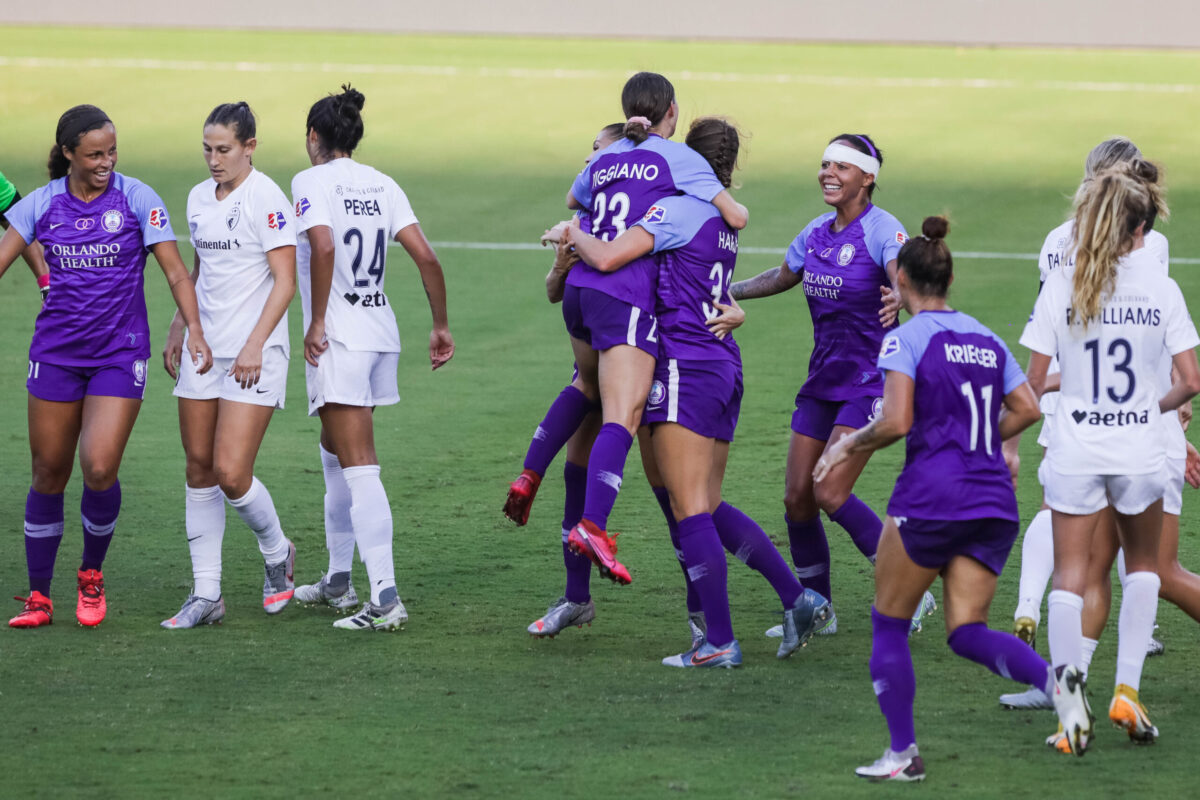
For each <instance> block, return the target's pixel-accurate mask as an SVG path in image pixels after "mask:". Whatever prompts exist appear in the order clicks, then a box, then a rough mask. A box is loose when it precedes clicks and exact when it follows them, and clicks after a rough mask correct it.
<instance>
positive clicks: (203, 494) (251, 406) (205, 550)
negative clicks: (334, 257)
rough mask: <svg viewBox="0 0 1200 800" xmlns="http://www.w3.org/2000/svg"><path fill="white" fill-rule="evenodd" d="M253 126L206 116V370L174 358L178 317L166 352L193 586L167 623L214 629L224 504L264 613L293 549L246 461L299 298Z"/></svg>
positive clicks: (279, 387)
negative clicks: (250, 548) (244, 531)
mask: <svg viewBox="0 0 1200 800" xmlns="http://www.w3.org/2000/svg"><path fill="white" fill-rule="evenodd" d="M255 132H256V125H255V119H254V113H253V112H252V111H251V110H250V106H248V105H247V104H246V103H223V104H221V105H219V106H217V107H216V108H214V109H213V110H212V113H211V114H209V115H208V119H206V120H205V121H204V141H203V144H204V161H205V163H206V164H207V165H208V170H209V173H210V175H211V176H212V177H211V178H210V179H209V180H205V181H202V182H201V183H199V184H197V185H196V186H195V187H194V188H193V189H192V191H191V193H190V194H189V195H188V204H187V215H188V226H189V227H190V229H191V238H192V246H193V247H194V248H195V249H196V261H195V265H196V268H195V273H194V275H193V280H194V281H195V282H196V296H197V297H198V298H199V301H200V314H201V317H202V318H203V320H204V329H205V330H206V331H209V332H210V334H209V335H210V338H211V340H212V348H213V357H214V359H215V366H216V369H214V370H213V371H212V372H211V373H210V374H206V375H201V374H199V373H198V372H197V371H196V370H195V369H193V368H192V367H191V365H189V364H188V363H187V362H186V361H185V362H184V363H183V364H181V365H178V367H177V361H178V353H179V351H180V347H181V345H182V344H183V343H184V342H185V341H186V337H184V335H183V329H182V325H181V320H180V319H179V317H178V316H176V318H175V320H174V321H173V322H172V323H171V330H170V333H169V334H168V336H167V346H166V349H165V350H164V352H163V356H164V361H165V366H166V368H167V372H168V373H170V374H171V376H172V377H176V378H177V379H178V380H177V382H176V384H175V396H176V397H178V398H179V432H180V435H181V436H182V438H183V451H184V455H185V456H186V458H187V486H186V488H185V492H186V500H185V505H184V508H185V515H184V527H185V529H186V531H187V541H188V549H189V550H190V551H191V556H192V579H193V581H194V583H193V587H192V591H191V593H190V594H189V595H188V598H187V600H185V601H184V604H183V607H182V608H180V609H179V611H178V612H177V613H176V614H175V616H173V617H171V618H170V619H166V620H163V622H162V626H163V627H164V628H167V629H183V628H194V627H195V626H197V625H200V624H208V625H211V624H213V623H214V622H220V621H221V619H222V618H223V617H224V616H225V601H224V599H223V598H222V595H221V544H222V541H223V540H224V538H225V501H226V500H228V501H229V504H230V505H231V506H233V508H234V510H235V511H237V513H238V516H240V517H241V518H242V521H243V522H245V523H246V525H247V526H248V527H249V528H250V530H252V531H253V532H254V535H255V537H256V538H257V539H258V549H259V552H260V553H262V557H263V562H264V568H265V576H264V578H263V598H262V603H263V610H264V611H266V612H267V613H268V614H278V613H279V612H280V611H283V609H284V608H285V607H286V606H287V604H288V602H289V601H290V600H291V599H292V591H293V587H294V585H295V584H294V583H293V579H292V574H293V570H294V567H295V561H296V548H295V546H294V545H293V544H292V543H291V541H290V540H289V539H288V538H287V537H286V536H284V533H283V528H282V527H281V525H280V522H279V514H277V513H276V511H275V503H274V502H273V501H272V500H271V494H270V492H268V491H267V487H265V486H263V484H262V482H261V481H259V479H258V478H257V477H255V475H254V460H255V458H256V457H257V456H258V448H259V447H260V445H261V444H262V440H263V436H264V435H265V434H266V432H267V425H268V423H270V421H271V416H272V415H273V414H274V413H275V409H276V408H283V403H284V399H285V395H286V392H287V368H288V335H287V334H288V330H287V307H288V303H290V302H291V299H292V297H293V295H295V293H296V224H295V218H294V217H293V216H292V211H291V208H292V204H291V203H290V202H288V199H287V196H286V195H284V193H283V192H282V191H280V189H279V187H278V186H277V185H275V182H274V181H272V180H271V179H270V178H268V177H267V176H266V175H264V174H263V173H261V172H259V171H258V170H256V169H255V168H254V166H253V164H252V158H253V156H254V150H255V147H256V146H257V144H258V140H257V139H256V138H255Z"/></svg>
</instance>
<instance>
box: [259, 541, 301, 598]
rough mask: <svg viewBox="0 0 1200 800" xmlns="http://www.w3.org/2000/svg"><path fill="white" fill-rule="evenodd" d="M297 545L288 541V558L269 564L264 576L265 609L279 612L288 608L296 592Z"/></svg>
mask: <svg viewBox="0 0 1200 800" xmlns="http://www.w3.org/2000/svg"><path fill="white" fill-rule="evenodd" d="M295 572H296V545H294V544H292V543H291V541H289V542H288V554H287V558H285V559H284V560H283V561H280V562H279V563H278V564H268V565H267V566H266V569H265V573H266V575H265V577H264V578H263V611H266V612H267V613H268V614H278V613H279V612H280V611H283V610H284V609H285V608H287V604H288V603H290V602H291V601H292V595H293V594H294V593H295V588H296V582H295V581H294V580H293V579H292V578H293V576H294V575H295Z"/></svg>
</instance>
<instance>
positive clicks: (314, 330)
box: [304, 319, 329, 367]
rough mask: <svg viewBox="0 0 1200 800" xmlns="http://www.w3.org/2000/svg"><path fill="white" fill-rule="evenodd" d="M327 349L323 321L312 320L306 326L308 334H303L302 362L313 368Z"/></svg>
mask: <svg viewBox="0 0 1200 800" xmlns="http://www.w3.org/2000/svg"><path fill="white" fill-rule="evenodd" d="M328 349H329V342H328V341H326V339H325V320H323V319H319V320H318V319H314V320H313V321H312V323H310V324H309V326H308V333H306V334H304V360H305V361H307V362H308V363H310V364H312V365H313V366H314V367H315V366H317V359H319V358H320V357H321V354H322V353H324V352H325V351H326V350H328Z"/></svg>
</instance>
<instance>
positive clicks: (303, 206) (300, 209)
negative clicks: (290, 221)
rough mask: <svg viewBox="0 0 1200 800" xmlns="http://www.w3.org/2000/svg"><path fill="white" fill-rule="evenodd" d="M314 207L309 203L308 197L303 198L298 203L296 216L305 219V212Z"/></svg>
mask: <svg viewBox="0 0 1200 800" xmlns="http://www.w3.org/2000/svg"><path fill="white" fill-rule="evenodd" d="M311 207H312V203H310V202H308V198H307V197H301V198H300V199H299V200H297V201H296V216H297V217H303V216H304V212H305V211H308V209H310V208H311Z"/></svg>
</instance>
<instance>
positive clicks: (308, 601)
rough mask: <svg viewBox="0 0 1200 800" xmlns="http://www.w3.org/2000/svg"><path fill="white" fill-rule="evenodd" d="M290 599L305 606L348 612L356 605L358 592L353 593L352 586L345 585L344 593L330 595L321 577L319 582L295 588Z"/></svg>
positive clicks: (327, 586) (327, 584) (324, 579)
mask: <svg viewBox="0 0 1200 800" xmlns="http://www.w3.org/2000/svg"><path fill="white" fill-rule="evenodd" d="M292 599H293V600H295V601H296V602H298V603H303V604H304V605H306V606H320V605H325V606H330V607H332V608H336V609H337V610H339V611H348V610H350V609H352V608H354V607H355V606H357V605H358V592H356V591H354V584H353V583H350V584H347V585H346V591H344V592H342V593H341V594H332V593H330V591H329V582H328V580H327V579H326V576H325V575H322V576H321V580H319V581H317V582H316V583H306V584H304V585H303V586H297V587H296V591H295V593H294V594H293V595H292Z"/></svg>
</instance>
